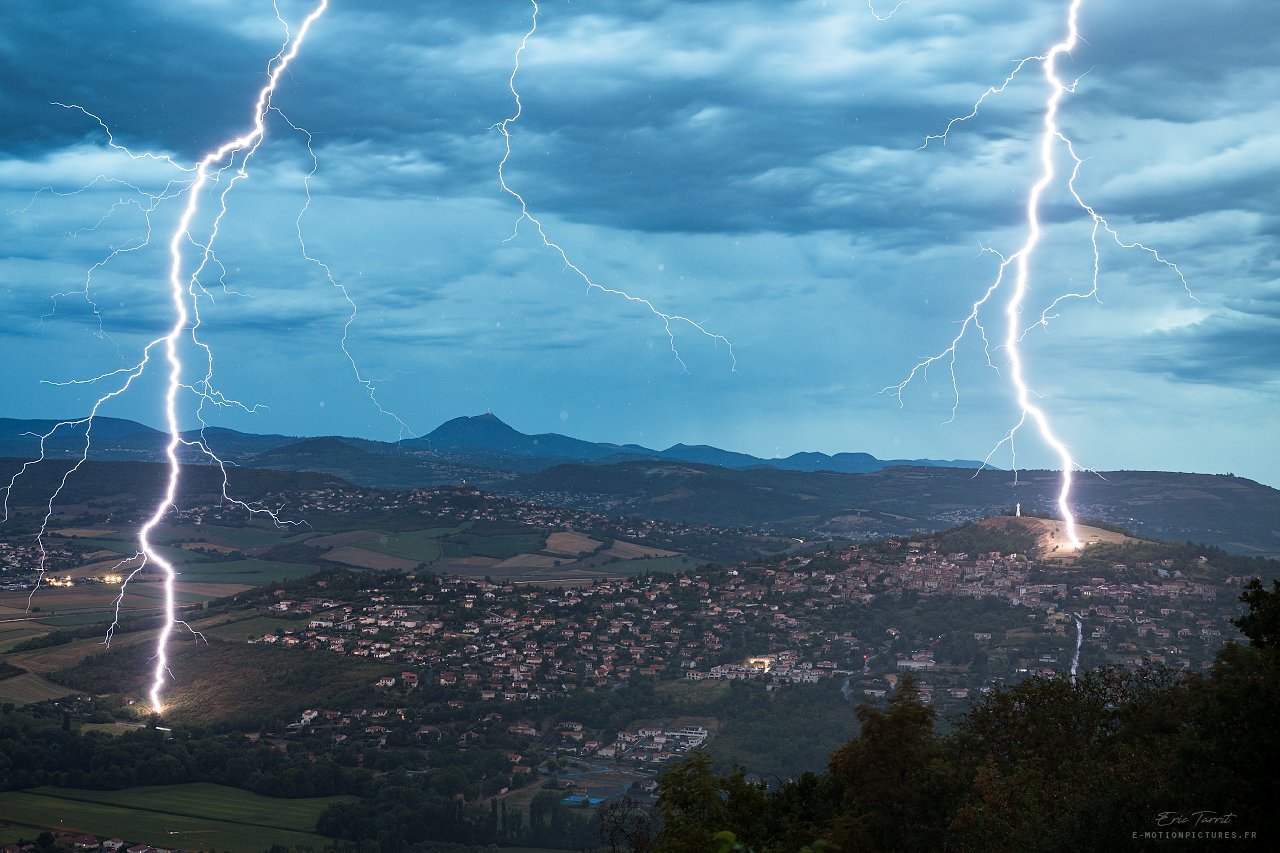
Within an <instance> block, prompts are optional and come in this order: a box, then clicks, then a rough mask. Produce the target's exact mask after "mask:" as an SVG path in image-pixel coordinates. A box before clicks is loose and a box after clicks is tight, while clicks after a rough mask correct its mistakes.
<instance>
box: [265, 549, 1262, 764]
mask: <svg viewBox="0 0 1280 853" xmlns="http://www.w3.org/2000/svg"><path fill="white" fill-rule="evenodd" d="M1212 568H1213V567H1212V566H1211V565H1210V561H1209V560H1208V559H1207V558H1205V557H1203V556H1191V557H1188V558H1183V559H1179V558H1176V557H1166V558H1163V559H1161V560H1158V561H1155V562H1146V561H1137V562H1134V563H1133V564H1121V563H1112V564H1110V565H1109V566H1108V567H1107V570H1106V571H1101V572H1099V574H1097V575H1095V574H1093V572H1092V571H1091V572H1088V573H1085V574H1081V573H1080V572H1079V571H1078V570H1075V569H1071V568H1065V567H1060V566H1059V567H1052V568H1046V567H1044V566H1041V565H1038V564H1037V563H1036V561H1034V560H1031V559H1028V558H1026V557H1024V556H1021V555H1006V554H1002V553H999V552H987V553H982V554H974V555H969V554H965V553H949V554H943V553H940V552H937V551H928V550H924V549H922V548H920V547H914V546H912V545H911V544H909V543H903V542H898V541H889V542H886V543H881V544H879V545H874V546H850V547H847V548H844V549H842V550H839V551H835V552H832V553H825V554H821V555H818V556H805V557H792V558H781V559H779V560H777V562H776V563H775V564H773V565H754V566H753V565H740V566H738V567H734V568H704V569H701V570H698V571H693V572H688V573H684V574H680V575H675V576H670V575H652V576H640V577H629V578H614V579H609V580H601V581H597V582H595V583H592V584H590V585H586V586H581V587H568V588H560V589H531V588H528V587H519V586H517V585H515V584H511V583H497V582H493V581H491V580H483V579H464V578H456V577H446V576H441V575H435V574H430V573H414V574H409V575H391V576H384V577H381V578H371V579H368V583H367V585H366V586H365V587H364V588H363V589H362V590H361V591H360V592H359V593H358V594H346V595H344V596H341V597H339V596H330V595H325V592H326V586H327V583H326V581H325V580H323V579H320V580H303V581H297V582H294V583H293V584H290V585H289V586H288V587H287V588H280V589H276V590H274V591H272V592H271V593H270V598H271V599H272V600H270V601H268V602H264V603H263V608H262V612H263V613H269V614H272V615H273V616H275V617H276V618H278V619H279V626H278V627H276V628H274V630H271V631H268V632H265V633H262V634H260V635H257V636H254V637H252V638H249V640H248V641H249V642H250V643H265V644H274V645H280V646H288V647H296V648H301V649H305V650H308V651H311V652H314V653H316V654H337V655H350V656H354V657H358V658H364V659H368V660H372V661H380V662H385V663H386V664H388V665H394V668H393V669H394V671H393V672H392V673H390V674H387V675H385V676H382V677H380V679H379V681H378V686H379V687H380V688H382V689H383V690H384V691H385V692H386V695H387V703H388V704H396V701H397V700H396V699H395V697H397V696H404V695H405V694H407V693H409V692H411V691H414V690H418V689H420V688H422V687H424V686H429V687H432V688H442V689H443V690H444V691H446V692H445V693H441V694H438V695H447V696H448V697H449V698H447V699H445V700H444V701H443V702H440V703H437V707H436V708H435V709H434V710H435V711H437V712H442V713H443V714H444V718H449V717H452V718H454V719H455V720H457V721H462V720H465V719H481V718H483V717H484V715H486V714H488V713H489V712H490V710H492V709H495V708H497V709H502V708H503V706H504V705H506V704H508V703H518V707H521V708H528V707H530V703H531V702H536V701H537V700H545V699H551V698H555V697H559V696H564V695H566V694H567V693H571V692H573V691H575V690H585V691H591V692H595V691H607V690H609V689H613V688H616V687H618V686H621V685H625V684H629V683H632V682H634V681H635V680H636V679H638V678H641V679H654V680H656V681H659V682H662V681H668V682H670V681H683V682H702V681H717V680H727V681H746V682H752V683H757V684H759V685H761V686H762V687H763V688H764V689H766V690H769V691H774V690H787V689H804V688H805V687H806V686H808V685H816V684H819V683H820V682H826V681H831V680H835V681H836V683H838V684H839V685H840V690H841V692H842V693H843V694H844V695H845V697H846V698H848V699H850V700H861V699H863V698H864V697H871V698H880V697H884V696H885V695H886V692H887V691H890V690H891V689H892V688H893V687H894V685H895V684H896V683H897V680H898V679H899V678H900V676H901V674H902V673H905V672H913V673H916V678H917V682H918V684H919V685H920V688H921V695H922V697H923V698H924V699H925V700H926V701H930V702H933V703H935V704H937V705H939V706H940V707H941V708H944V709H946V708H950V709H957V708H960V707H963V706H964V705H965V704H967V701H966V700H968V699H969V698H971V697H973V696H976V695H977V694H979V693H982V692H986V691H989V690H990V689H991V688H992V687H993V686H994V685H998V684H1003V683H1007V682H1010V681H1014V680H1018V679H1020V678H1024V677H1027V676H1028V675H1032V674H1035V675H1045V676H1052V675H1065V674H1066V673H1068V672H1069V670H1070V666H1071V660H1072V658H1073V656H1074V654H1075V649H1076V643H1077V640H1079V641H1080V646H1081V661H1082V665H1084V666H1097V665H1101V664H1106V663H1112V664H1117V665H1121V666H1126V667H1136V666H1140V665H1142V664H1144V663H1153V664H1162V665H1165V666H1169V667H1172V668H1182V669H1186V668H1197V669H1199V668H1206V667H1207V666H1208V665H1209V663H1210V662H1211V660H1212V658H1213V655H1214V653H1215V652H1216V651H1217V649H1218V648H1219V647H1220V646H1221V644H1222V642H1223V641H1224V638H1225V637H1230V636H1234V635H1235V633H1236V632H1235V629H1234V628H1233V627H1232V626H1231V625H1230V623H1229V621H1228V620H1229V619H1230V618H1231V617H1232V616H1234V615H1235V614H1236V607H1235V605H1234V602H1235V598H1236V595H1237V590H1238V589H1239V586H1240V584H1241V583H1243V579H1242V578H1239V577H1234V576H1229V575H1221V574H1220V573H1219V576H1218V579H1217V580H1212V579H1211V576H1212V575H1213V574H1214V573H1213V571H1212ZM948 600H949V602H950V603H951V604H952V605H956V606H959V603H960V602H962V601H965V600H967V601H968V602H969V606H967V607H961V612H962V617H961V618H960V619H959V620H957V619H950V620H947V621H946V622H943V621H942V620H939V622H938V623H933V622H931V620H930V619H929V617H928V615H927V613H928V611H927V605H928V604H929V603H931V602H932V603H935V604H937V603H942V602H944V601H948ZM957 621H959V623H960V624H959V625H957ZM1077 624H1078V625H1079V628H1077ZM944 626H954V627H949V628H944ZM325 713H327V715H328V717H329V718H330V719H331V720H337V721H339V722H340V721H342V720H343V719H344V718H345V719H346V722H348V723H350V722H351V719H350V717H349V715H348V714H347V713H346V712H345V710H343V711H340V710H336V709H331V710H328V711H327V712H326V711H323V710H317V711H315V712H314V714H313V716H312V718H311V719H304V720H302V721H299V722H301V723H307V724H311V723H312V722H313V721H314V720H315V719H316V716H317V715H320V714H325ZM504 716H509V715H504ZM433 719H435V720H436V724H435V725H433V726H431V727H429V728H428V729H427V730H426V731H429V732H431V733H432V734H435V733H436V732H437V731H438V728H437V727H438V725H439V722H440V720H441V719H443V718H442V717H440V716H439V715H437V716H435V717H433ZM538 719H539V715H538V714H536V713H530V714H528V715H527V719H518V720H511V721H510V723H509V725H508V730H509V732H510V733H512V734H516V735H520V736H525V737H528V738H531V739H537V740H538V742H539V744H540V745H541V746H543V747H546V746H555V747H556V748H557V749H558V750H559V751H560V752H562V753H565V754H570V755H582V756H595V757H598V758H604V759H614V760H623V761H634V762H636V763H639V764H656V763H663V762H666V761H669V760H671V759H673V758H675V757H677V756H679V755H680V754H681V753H683V752H684V751H686V750H687V749H689V748H692V747H693V746H697V745H701V744H702V743H703V742H704V741H705V740H706V739H707V737H708V732H707V731H706V730H705V729H704V728H702V727H698V726H693V727H689V728H688V729H685V728H683V727H680V728H678V729H677V730H675V731H671V730H668V729H665V728H662V727H660V726H649V727H644V726H639V725H638V726H636V727H633V728H631V729H623V730H620V731H604V730H590V729H588V728H585V727H584V726H583V725H582V724H581V723H576V722H573V721H568V722H563V721H562V722H561V723H560V724H559V725H558V726H557V727H556V728H555V729H554V730H553V731H544V730H542V729H541V728H540V725H539V722H538ZM405 722H412V721H411V720H405ZM387 733H388V729H387V725H386V724H385V723H383V724H379V725H373V726H372V728H370V727H367V726H366V727H364V728H363V729H362V730H360V734H363V735H369V734H374V735H378V736H380V737H382V738H384V739H385V736H386V734H387ZM422 733H423V732H422V730H419V734H422ZM462 737H466V734H465V731H464V732H463V734H462Z"/></svg>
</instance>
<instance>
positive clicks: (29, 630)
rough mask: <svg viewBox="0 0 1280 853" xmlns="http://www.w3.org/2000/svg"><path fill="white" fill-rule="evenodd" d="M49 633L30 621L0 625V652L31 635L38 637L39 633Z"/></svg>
mask: <svg viewBox="0 0 1280 853" xmlns="http://www.w3.org/2000/svg"><path fill="white" fill-rule="evenodd" d="M47 633H49V632H48V631H46V630H45V629H44V628H42V627H41V626H40V625H39V624H38V623H36V622H34V621H32V622H9V623H6V624H3V625H0V653H3V652H6V651H8V650H9V647H10V646H12V645H13V644H14V643H20V642H22V641H23V640H26V639H29V638H31V637H39V636H40V635H41V634H47Z"/></svg>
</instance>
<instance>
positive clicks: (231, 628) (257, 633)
mask: <svg viewBox="0 0 1280 853" xmlns="http://www.w3.org/2000/svg"><path fill="white" fill-rule="evenodd" d="M306 626H307V620H305V619H301V620H299V619H272V618H271V617H270V616H254V617H251V618H249V619H241V620H240V621H238V622H228V623H227V624H225V625H219V626H217V627H216V628H209V629H201V631H200V633H202V634H204V635H205V636H207V637H217V638H218V639H219V640H230V641H232V642H245V641H247V640H248V639H249V638H250V637H253V638H254V639H257V638H258V637H261V636H262V635H263V634H273V633H275V630H276V629H277V628H292V629H294V630H297V629H299V628H305V627H306Z"/></svg>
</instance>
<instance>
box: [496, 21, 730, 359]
mask: <svg viewBox="0 0 1280 853" xmlns="http://www.w3.org/2000/svg"><path fill="white" fill-rule="evenodd" d="M529 3H530V5H531V6H532V7H533V13H532V15H531V16H530V23H529V30H528V32H526V33H525V34H524V38H522V39H521V40H520V46H519V47H518V48H516V54H515V64H514V66H513V67H512V69H511V76H510V77H509V78H508V79H507V88H508V89H510V90H511V97H512V98H513V99H514V100H515V105H516V109H515V112H514V113H512V114H511V115H510V116H508V117H507V118H504V119H503V120H502V121H500V122H498V123H497V124H496V125H494V127H495V128H496V129H497V130H498V132H499V133H501V134H502V143H503V153H502V159H501V160H499V161H498V183H499V184H501V185H502V189H503V191H504V192H505V193H506V194H507V195H509V196H511V197H512V198H513V199H515V201H516V203H517V204H519V205H520V216H519V217H517V218H516V222H515V230H513V232H512V234H511V236H510V237H508V238H507V241H508V242H509V241H510V240H512V239H514V238H515V236H516V234H517V233H518V232H519V228H520V223H521V222H525V221H528V222H529V223H530V224H531V225H533V227H534V229H535V230H537V232H538V237H539V238H540V239H541V240H542V245H543V246H545V247H546V248H548V249H550V250H552V251H553V252H555V253H556V254H557V255H559V256H560V260H561V261H562V262H563V263H564V266H565V268H566V269H570V270H573V272H574V273H575V274H576V275H577V276H578V277H579V278H580V279H582V281H583V283H585V284H586V285H587V291H588V292H590V291H592V290H598V291H600V292H601V293H607V294H610V295H612V296H617V297H620V298H622V299H625V300H627V301H628V302H632V303H634V304H636V305H642V306H644V307H645V308H646V309H647V310H648V311H649V313H651V314H653V315H654V316H655V317H657V318H658V319H659V320H661V321H662V326H663V329H664V330H665V331H666V333H667V341H668V343H669V344H670V346H671V354H672V356H673V357H674V358H675V360H676V363H677V364H679V365H680V370H681V371H682V372H684V373H688V372H689V368H688V366H687V365H686V364H685V362H684V359H682V358H681V357H680V351H679V349H677V347H676V336H675V331H674V330H673V329H672V328H671V326H672V324H673V323H681V324H685V325H687V326H691V327H692V328H693V329H694V330H696V331H697V332H699V333H701V334H703V335H705V336H706V337H708V338H711V339H712V340H713V341H715V342H716V344H717V345H719V344H724V345H725V347H727V348H728V350H729V362H730V368H729V369H730V371H732V372H735V373H736V372H737V369H738V357H737V355H736V354H735V353H734V351H733V344H732V343H731V342H730V341H729V339H728V338H726V337H725V336H724V335H720V334H717V333H715V332H712V331H710V330H709V329H707V328H706V327H705V326H703V325H702V324H701V323H699V322H698V321H696V320H692V319H690V318H688V317H685V316H682V315H680V314H668V313H667V312H665V311H661V310H659V309H658V308H657V306H655V305H654V304H653V303H652V302H650V301H649V300H648V299H645V298H643V297H640V296H634V295H632V294H630V293H627V292H626V291H623V290H618V289H616V288H612V287H606V286H604V285H602V284H599V283H598V282H596V281H594V280H592V278H591V277H590V276H588V275H587V274H586V273H585V272H583V271H582V269H581V268H580V267H578V265H577V264H575V263H573V261H571V260H569V255H568V254H567V253H566V252H565V250H564V249H563V248H561V246H560V245H559V244H558V243H555V242H553V241H552V240H551V238H549V237H548V236H547V232H546V230H545V229H544V228H543V225H542V221H541V220H539V219H538V218H537V217H535V216H534V215H533V214H532V213H531V212H530V211H529V205H528V204H527V203H526V202H525V199H524V196H522V195H520V193H518V192H516V191H515V190H514V189H512V188H511V185H510V184H508V183H507V176H506V166H507V161H508V160H510V159H511V126H512V125H514V124H515V123H516V122H517V121H519V120H520V116H521V115H522V114H523V112H524V105H523V103H522V102H521V100H520V92H519V91H518V90H517V89H516V75H517V74H519V73H520V55H521V54H522V53H524V51H525V48H526V47H528V44H529V39H531V38H533V34H534V33H535V32H537V29H538V12H539V11H540V10H539V8H538V3H537V0H529Z"/></svg>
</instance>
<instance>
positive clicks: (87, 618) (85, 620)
mask: <svg viewBox="0 0 1280 853" xmlns="http://www.w3.org/2000/svg"><path fill="white" fill-rule="evenodd" d="M157 603H158V602H157ZM114 615H115V614H114V612H113V611H107V610H104V611H102V612H100V613H73V614H71V615H70V616H50V617H49V618H47V619H41V620H40V624H41V625H48V626H49V627H51V628H78V627H80V626H81V625H96V624H98V623H99V622H102V623H106V624H110V623H111V620H112V618H114Z"/></svg>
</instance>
